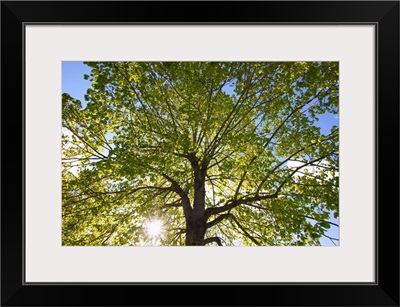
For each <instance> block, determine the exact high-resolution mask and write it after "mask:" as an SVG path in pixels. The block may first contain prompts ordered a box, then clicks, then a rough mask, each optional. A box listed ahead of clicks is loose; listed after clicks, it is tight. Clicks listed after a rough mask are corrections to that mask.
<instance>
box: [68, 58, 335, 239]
mask: <svg viewBox="0 0 400 307" xmlns="http://www.w3.org/2000/svg"><path fill="white" fill-rule="evenodd" d="M86 64H87V65H89V66H90V67H91V69H92V70H91V74H90V76H88V75H85V76H84V79H89V80H90V81H91V82H92V86H91V88H89V89H88V90H87V93H86V95H85V100H86V101H85V102H81V101H78V100H76V99H74V98H73V97H71V96H70V95H68V94H67V93H64V94H63V96H62V106H63V173H62V174H63V178H62V182H63V185H62V186H63V203H62V206H63V244H64V245H146V244H154V243H155V241H154V239H152V238H150V237H149V235H148V233H146V227H145V225H146V223H147V222H148V221H149V220H159V221H162V222H163V224H164V229H163V233H162V235H161V236H160V237H159V238H158V239H157V242H156V244H162V245H183V244H185V230H186V227H187V225H186V223H187V216H188V215H187V213H188V212H189V211H190V210H192V209H193V208H194V202H195V195H196V193H195V192H196V191H197V190H196V189H197V188H198V187H196V184H195V183H196V180H195V178H196V176H197V175H198V174H201V172H200V171H199V170H204V174H205V179H204V180H203V185H204V187H205V197H204V204H203V205H204V209H205V216H206V218H207V231H206V234H205V238H206V239H207V238H208V239H209V242H210V243H211V242H213V244H216V243H218V242H220V243H222V244H223V245H234V244H238V243H239V242H240V243H241V244H243V245H318V244H319V239H320V237H321V236H323V235H324V234H325V231H326V230H327V229H329V228H330V226H332V225H331V224H330V223H329V222H328V221H329V220H330V218H331V214H333V215H334V216H335V217H338V190H339V189H338V171H339V169H338V156H339V144H338V141H339V130H338V127H337V126H332V125H331V126H332V127H330V132H329V133H326V132H325V133H323V132H322V129H321V126H319V125H317V122H318V120H319V118H320V116H321V115H323V114H324V115H325V116H326V115H328V116H331V117H332V119H333V118H334V116H335V115H337V114H338V63H336V62H281V63H278V62H271V63H261V62H248V63H246V62H101V63H99V62H88V63H86ZM332 122H335V121H334V120H332ZM325 130H326V129H325ZM198 182H201V180H200V181H198ZM186 198H187V199H188V200H189V203H190V206H189V207H190V208H189V209H188V207H187V206H186V207H185V200H186ZM185 208H186V211H185ZM188 210H189V211H188ZM185 217H186V218H185ZM213 238H218V239H219V240H220V241H218V239H215V240H214V239H213Z"/></svg>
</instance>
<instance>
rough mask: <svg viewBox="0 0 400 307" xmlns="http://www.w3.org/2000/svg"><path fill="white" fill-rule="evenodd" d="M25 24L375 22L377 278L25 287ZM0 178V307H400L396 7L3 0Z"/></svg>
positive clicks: (334, 3)
mask: <svg viewBox="0 0 400 307" xmlns="http://www.w3.org/2000/svg"><path fill="white" fill-rule="evenodd" d="M29 23H42V24H71V23H80V24H98V23H136V24H144V23H147V24H148V23H164V24H192V23H196V24H204V23H211V24H228V25H230V24H231V25H234V24H271V23H272V24H294V25H296V24H335V25H340V24H372V25H375V29H376V50H375V51H376V119H375V120H376V135H375V138H376V139H375V140H376V144H377V148H376V152H375V154H376V166H375V169H376V226H377V231H376V242H377V244H376V254H375V255H376V282H375V283H366V284H362V283H361V284H360V283H357V284H355V283H354V284H353V283H321V284H309V283H308V284H302V283H298V284H285V283H272V284H271V283H268V284H262V283H255V284H253V283H252V284H240V283H232V284H218V283H204V284H200V283H197V284H196V283H191V284H176V283H175V284H129V283H115V284H111V283H98V284H78V283H76V284H74V283H71V284H51V283H49V284H40V285H35V284H26V283H25V282H24V276H23V272H24V270H23V268H24V255H23V251H24V236H23V229H24V214H23V213H24V211H23V208H24V187H25V181H24V158H25V153H24V142H25V131H24V117H23V115H24V73H23V72H24V26H25V25H26V24H29ZM388 161H390V162H389V163H390V166H389V165H388ZM1 179H2V180H1V305H2V306H399V180H398V179H399V2H398V1H254V2H253V1H243V2H242V1H199V2H198V1H186V2H185V1H180V2H179V1H176V2H169V1H161V2H155V1H29V2H25V1H3V2H1ZM355 227H356V226H355Z"/></svg>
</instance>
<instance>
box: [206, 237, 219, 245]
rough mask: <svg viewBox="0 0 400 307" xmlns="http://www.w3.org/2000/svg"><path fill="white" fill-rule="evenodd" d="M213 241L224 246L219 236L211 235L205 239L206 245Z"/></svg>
mask: <svg viewBox="0 0 400 307" xmlns="http://www.w3.org/2000/svg"><path fill="white" fill-rule="evenodd" d="M212 242H215V243H217V244H218V246H222V242H221V239H220V238H219V237H211V238H207V239H204V245H207V244H210V243H212Z"/></svg>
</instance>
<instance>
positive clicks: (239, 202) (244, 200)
mask: <svg viewBox="0 0 400 307" xmlns="http://www.w3.org/2000/svg"><path fill="white" fill-rule="evenodd" d="M277 197H278V193H274V194H271V195H256V196H252V197H247V198H241V199H237V200H229V201H227V202H226V203H225V205H223V206H221V207H215V208H208V209H207V210H206V218H208V217H210V216H211V215H214V214H218V213H222V212H225V211H228V210H231V209H233V208H235V207H237V206H239V205H243V204H247V203H253V202H256V201H260V200H265V199H272V198H277Z"/></svg>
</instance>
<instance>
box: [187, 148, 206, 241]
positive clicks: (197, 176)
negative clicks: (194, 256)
mask: <svg viewBox="0 0 400 307" xmlns="http://www.w3.org/2000/svg"><path fill="white" fill-rule="evenodd" d="M190 163H191V165H192V168H193V179H194V199H193V210H192V211H191V213H190V216H189V217H187V218H186V245H191V246H204V245H205V242H204V236H205V234H206V222H207V219H206V217H205V199H206V198H205V195H206V189H205V181H206V170H205V168H201V167H200V166H199V161H198V159H197V157H196V156H195V154H192V155H191V156H190Z"/></svg>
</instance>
